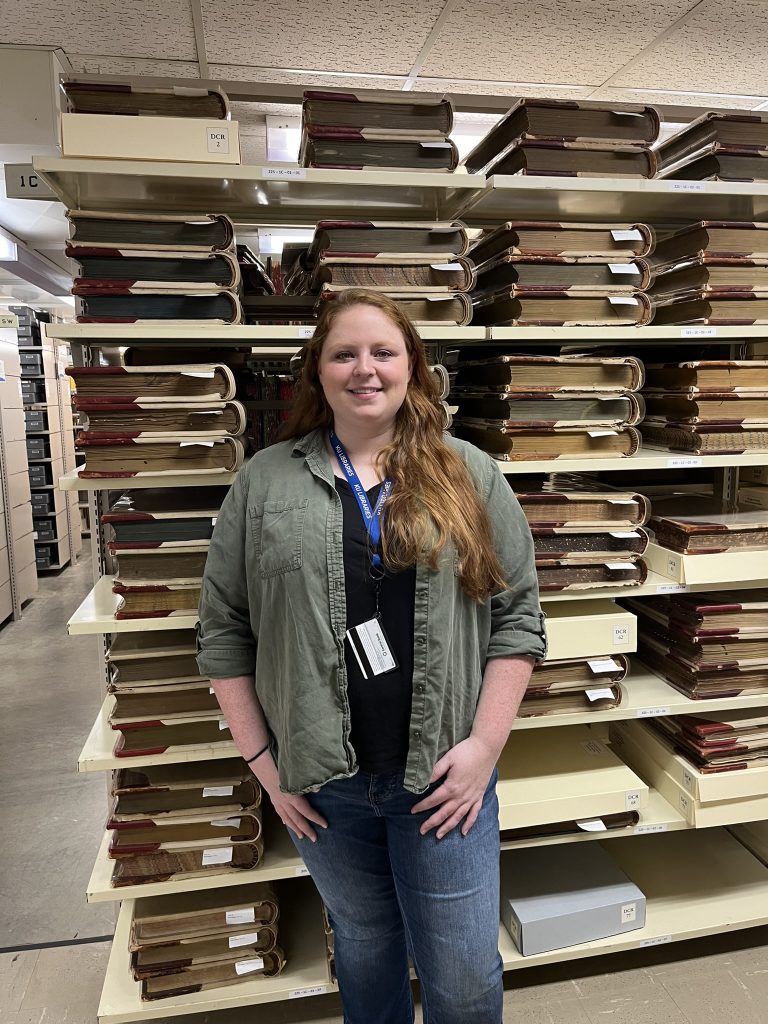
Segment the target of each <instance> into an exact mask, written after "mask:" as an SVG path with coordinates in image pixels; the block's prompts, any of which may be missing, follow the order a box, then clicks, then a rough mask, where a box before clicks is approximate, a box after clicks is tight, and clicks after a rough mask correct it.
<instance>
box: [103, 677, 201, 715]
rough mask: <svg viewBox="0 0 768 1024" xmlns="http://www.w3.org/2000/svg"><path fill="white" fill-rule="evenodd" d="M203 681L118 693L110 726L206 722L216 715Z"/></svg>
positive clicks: (111, 713)
mask: <svg viewBox="0 0 768 1024" xmlns="http://www.w3.org/2000/svg"><path fill="white" fill-rule="evenodd" d="M210 691H211V685H210V683H209V681H208V680H207V679H203V680H201V681H200V682H195V683H174V684H171V685H168V686H165V687H155V688H150V689H149V690H142V691H140V692H138V693H136V692H129V693H126V692H124V691H119V692H117V693H116V694H115V701H114V704H113V705H112V710H111V711H110V713H109V721H110V724H111V725H112V726H113V727H114V726H123V725H132V724H133V723H134V722H139V723H141V722H148V721H152V720H154V719H158V720H161V721H164V722H168V723H171V722H197V721H207V720H209V719H210V717H211V714H214V715H215V714H218V713H219V711H220V708H219V702H218V700H217V699H216V695H215V694H213V693H211V692H210Z"/></svg>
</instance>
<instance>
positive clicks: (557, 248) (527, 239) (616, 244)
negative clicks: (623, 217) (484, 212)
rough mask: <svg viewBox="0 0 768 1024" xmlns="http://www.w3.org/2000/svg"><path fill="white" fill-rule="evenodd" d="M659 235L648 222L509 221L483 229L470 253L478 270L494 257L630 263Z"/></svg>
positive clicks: (646, 249) (497, 258)
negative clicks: (656, 234) (495, 226)
mask: <svg viewBox="0 0 768 1024" xmlns="http://www.w3.org/2000/svg"><path fill="white" fill-rule="evenodd" d="M655 240H656V236H655V233H654V231H653V229H652V228H651V227H649V226H648V225H647V224H616V223H594V224H593V223H579V222H575V221H574V222H572V223H568V222H560V221H524V220H520V221H507V222H506V223H505V224H501V225H499V227H497V228H492V229H490V230H487V231H484V232H483V233H482V234H481V235H480V236H479V237H478V238H477V239H476V240H475V241H474V242H473V243H472V245H471V247H470V249H469V257H470V259H471V260H472V262H473V263H474V264H475V265H476V266H477V267H478V269H479V270H481V269H482V268H484V267H485V266H486V264H488V263H489V262H490V261H491V260H494V261H495V260H515V259H523V258H525V259H533V258H534V257H535V258H538V259H542V260H553V259H557V260H566V261H569V262H570V261H573V262H574V263H630V262H632V261H633V260H634V259H636V258H638V257H645V256H647V255H648V254H649V253H650V252H652V250H653V248H654V245H655Z"/></svg>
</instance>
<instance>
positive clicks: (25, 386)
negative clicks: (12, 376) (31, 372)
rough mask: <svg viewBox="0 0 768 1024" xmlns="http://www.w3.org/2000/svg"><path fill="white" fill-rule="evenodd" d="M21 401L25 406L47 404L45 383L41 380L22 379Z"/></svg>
mask: <svg viewBox="0 0 768 1024" xmlns="http://www.w3.org/2000/svg"><path fill="white" fill-rule="evenodd" d="M21 400H22V402H23V403H24V404H25V405H36V404H38V403H42V402H45V383H44V382H43V381H41V380H24V379H22V381H21Z"/></svg>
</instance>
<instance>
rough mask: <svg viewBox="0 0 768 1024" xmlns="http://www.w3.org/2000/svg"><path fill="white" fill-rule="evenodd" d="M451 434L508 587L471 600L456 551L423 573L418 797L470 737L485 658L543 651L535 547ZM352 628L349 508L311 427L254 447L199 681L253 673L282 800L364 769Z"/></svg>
mask: <svg viewBox="0 0 768 1024" xmlns="http://www.w3.org/2000/svg"><path fill="white" fill-rule="evenodd" d="M445 439H446V442H447V443H448V444H449V445H450V446H451V448H453V449H454V450H455V451H456V452H458V454H459V455H460V456H461V457H462V458H463V459H464V461H465V462H466V463H467V466H468V467H469V470H470V472H471V474H472V477H473V479H474V481H475V485H476V487H477V489H478V492H479V494H480V495H481V496H482V498H483V499H484V501H485V504H486V507H487V509H488V513H489V516H490V520H491V526H492V529H493V537H494V543H495V546H496V549H497V551H498V553H499V557H500V559H501V564H502V566H503V569H504V575H505V578H506V579H507V582H508V586H509V589H508V590H506V591H503V592H502V593H500V594H497V595H495V596H494V597H491V598H489V599H488V600H486V601H485V602H484V603H482V604H479V603H478V602H476V601H473V600H471V599H470V598H469V597H467V595H466V594H465V593H464V591H463V590H462V589H461V585H460V581H459V577H458V575H457V574H456V556H455V552H454V551H453V550H451V551H446V552H445V553H444V557H443V559H442V562H441V565H440V568H439V569H438V570H437V571H433V570H431V569H429V568H428V567H426V566H424V565H419V566H418V567H417V570H416V595H415V609H414V649H413V696H412V701H411V719H410V739H409V749H408V760H407V763H406V771H405V787H406V789H408V790H410V791H411V792H413V793H421V792H423V791H424V790H425V789H426V788H427V786H428V785H429V779H430V775H431V774H432V769H433V767H434V765H435V763H436V761H437V760H438V759H439V758H440V757H442V755H443V754H444V753H445V752H446V751H447V750H449V749H450V748H451V747H452V746H454V745H455V744H456V743H459V742H460V741H461V740H463V739H466V738H467V736H468V735H469V733H470V731H471V729H472V722H473V720H474V716H475V710H476V708H477V702H478V698H479V695H480V688H481V685H482V680H483V671H484V668H485V664H486V661H487V659H488V658H494V657H501V656H509V655H530V656H532V657H534V658H536V659H542V658H543V657H544V656H545V654H546V639H545V633H544V619H543V616H542V614H541V609H540V607H539V599H538V587H537V584H536V570H535V566H534V559H533V542H532V539H531V535H530V531H529V529H528V525H527V523H526V520H525V517H524V516H523V513H522V510H521V509H520V506H519V504H518V502H517V499H516V498H515V496H514V494H513V493H512V489H511V488H510V486H509V485H508V483H507V482H506V480H505V479H504V477H503V475H502V474H501V472H500V470H499V467H498V466H497V465H496V463H494V462H493V460H492V459H490V458H489V457H488V456H487V455H485V454H484V453H483V452H481V451H479V450H478V449H477V448H475V447H473V446H472V445H470V444H467V443H466V442H464V441H459V440H456V439H455V438H453V437H450V436H449V435H445ZM345 632H346V599H345V589H344V563H343V547H342V506H341V500H340V498H339V496H338V494H337V492H336V487H335V484H334V474H333V470H332V468H331V461H330V456H329V455H328V452H327V451H326V448H325V444H324V441H323V433H322V431H320V430H316V431H313V432H312V433H310V434H307V435H306V436H305V437H302V438H299V439H295V440H293V441H286V442H282V443H280V444H276V445H274V446H272V447H271V448H267V449H265V450H264V451H261V452H258V453H257V454H256V455H255V456H254V457H253V458H252V459H251V461H250V462H249V463H248V464H247V465H246V466H245V467H244V468H243V469H242V470H241V472H240V473H239V474H238V476H237V478H236V480H235V482H234V484H233V486H232V488H231V489H230V491H229V493H228V494H227V497H226V499H225V500H224V504H223V505H222V508H221V511H220V513H219V515H218V520H217V522H216V526H215V528H214V532H213V537H212V539H211V546H210V552H209V554H208V560H207V562H206V568H205V577H204V579H203V586H202V594H201V598H200V625H199V641H198V650H199V654H198V659H197V663H198V666H199V669H200V672H201V674H202V675H204V676H208V677H209V678H211V679H224V678H228V677H232V676H242V675H254V677H255V686H256V694H257V696H258V698H259V701H260V702H261V706H262V708H263V710H264V714H265V717H266V720H267V724H268V726H269V730H270V733H271V737H272V739H273V749H274V752H275V753H276V755H277V764H278V771H279V776H280V785H281V788H282V789H283V790H284V791H285V792H288V793H306V792H308V791H310V790H311V789H313V788H315V787H317V786H322V785H323V784H324V783H326V782H329V781H331V780H332V779H339V778H346V777H348V776H350V775H354V774H355V772H356V771H357V762H356V758H355V751H354V749H353V748H352V746H351V744H350V740H349V736H350V711H349V702H348V700H347V673H346V666H345V661H344V636H345Z"/></svg>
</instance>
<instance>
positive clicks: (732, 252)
mask: <svg viewBox="0 0 768 1024" xmlns="http://www.w3.org/2000/svg"><path fill="white" fill-rule="evenodd" d="M694 260H697V261H703V260H717V261H718V262H719V261H724V262H726V263H728V264H733V265H735V266H741V265H742V264H743V261H745V260H746V261H749V262H750V264H752V265H758V266H764V265H765V264H766V263H768V222H765V221H733V220H702V221H697V222H696V223H695V224H689V225H687V226H686V227H683V228H679V229H678V230H677V231H673V232H671V233H670V234H668V235H665V236H664V237H663V238H662V239H661V240H659V241H657V243H656V247H655V249H654V251H653V254H652V256H651V258H650V262H651V265H652V267H653V268H654V269H655V270H656V272H657V273H658V272H660V271H661V270H662V269H664V268H673V267H676V266H677V265H678V264H680V263H686V264H687V263H690V262H691V261H694Z"/></svg>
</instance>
